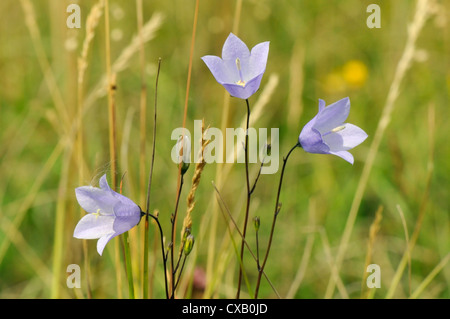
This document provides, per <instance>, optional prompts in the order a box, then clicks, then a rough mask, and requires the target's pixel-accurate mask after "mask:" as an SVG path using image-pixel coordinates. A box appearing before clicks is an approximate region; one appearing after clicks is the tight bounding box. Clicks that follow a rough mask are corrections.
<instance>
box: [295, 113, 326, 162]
mask: <svg viewBox="0 0 450 319" xmlns="http://www.w3.org/2000/svg"><path fill="white" fill-rule="evenodd" d="M315 119H316V118H315V117H314V118H313V119H312V120H311V121H309V122H308V123H307V124H306V125H305V126H304V127H303V129H302V131H301V133H300V135H299V138H298V141H299V143H300V145H301V147H302V148H303V149H304V150H305V151H306V152H308V153H318V154H328V152H329V151H330V148H329V147H328V146H327V145H326V144H325V143H324V142H323V140H322V136H321V135H320V133H319V132H318V131H317V130H315V129H314V128H313V125H314V122H315Z"/></svg>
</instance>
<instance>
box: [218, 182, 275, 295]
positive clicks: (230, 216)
mask: <svg viewBox="0 0 450 319" xmlns="http://www.w3.org/2000/svg"><path fill="white" fill-rule="evenodd" d="M212 184H213V186H214V189H215V191H216V193H217V196H218V198H219V200H220V203H222V206H223V207H224V208H225V211H226V212H227V214H228V217H229V218H230V220H231V222H232V223H233V225H234V227H235V228H236V231H237V232H238V234H239V235H240V236H241V238H243V237H242V233H241V231H240V230H239V227H238V225H237V223H236V221H235V220H234V218H233V216H232V215H231V212H230V209H229V208H228V206H227V205H226V203H225V201H224V200H223V198H222V195H220V192H219V190H218V189H217V186H216V184H214V182H212ZM222 206H220V208H221V209H220V211H221V212H222V215H223V217H224V219H225V220H226V216H225V213H224V211H223V210H222ZM227 227H229V226H228V224H227ZM243 240H244V244H245V246H246V247H247V250H248V252H249V253H250V255H251V256H252V257H253V259H254V260H255V261H256V259H257V258H256V256H255V254H254V253H253V251H252V249H251V248H250V246H249V244H248V243H247V241H246V240H245V239H244V238H243ZM263 275H264V277H265V278H266V280H267V281H268V282H269V284H270V286H271V287H272V289H273V291H274V292H275V294H276V295H277V297H278V298H280V299H281V296H280V294H279V293H278V291H277V290H276V289H275V286H274V285H273V284H272V282H271V281H270V279H269V277H268V276H267V275H266V273H265V272H264V271H263Z"/></svg>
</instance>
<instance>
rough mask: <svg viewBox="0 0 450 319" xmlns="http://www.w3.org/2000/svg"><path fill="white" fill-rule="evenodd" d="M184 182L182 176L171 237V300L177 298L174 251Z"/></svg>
mask: <svg viewBox="0 0 450 319" xmlns="http://www.w3.org/2000/svg"><path fill="white" fill-rule="evenodd" d="M180 165H182V164H180ZM183 182H184V175H183V174H181V181H180V187H179V189H178V196H177V202H176V204H175V212H174V213H173V216H172V236H171V248H170V264H171V274H172V276H171V285H172V295H171V297H170V298H171V299H174V298H175V267H174V266H175V264H174V249H175V224H176V220H177V213H178V204H179V202H180V195H181V189H182V188H183Z"/></svg>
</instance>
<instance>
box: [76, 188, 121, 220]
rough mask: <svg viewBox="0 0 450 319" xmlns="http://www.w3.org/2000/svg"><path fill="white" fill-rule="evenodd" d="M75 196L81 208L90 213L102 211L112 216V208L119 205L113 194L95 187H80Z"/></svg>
mask: <svg viewBox="0 0 450 319" xmlns="http://www.w3.org/2000/svg"><path fill="white" fill-rule="evenodd" d="M75 195H76V197H77V201H78V203H79V204H80V206H81V207H82V208H83V209H84V210H85V211H87V212H88V213H96V212H97V211H98V210H99V209H100V210H101V211H102V213H103V214H112V208H113V207H114V205H115V204H116V203H117V199H115V198H114V196H113V195H112V193H111V192H109V191H104V190H102V189H100V188H97V187H93V186H81V187H78V188H76V189H75Z"/></svg>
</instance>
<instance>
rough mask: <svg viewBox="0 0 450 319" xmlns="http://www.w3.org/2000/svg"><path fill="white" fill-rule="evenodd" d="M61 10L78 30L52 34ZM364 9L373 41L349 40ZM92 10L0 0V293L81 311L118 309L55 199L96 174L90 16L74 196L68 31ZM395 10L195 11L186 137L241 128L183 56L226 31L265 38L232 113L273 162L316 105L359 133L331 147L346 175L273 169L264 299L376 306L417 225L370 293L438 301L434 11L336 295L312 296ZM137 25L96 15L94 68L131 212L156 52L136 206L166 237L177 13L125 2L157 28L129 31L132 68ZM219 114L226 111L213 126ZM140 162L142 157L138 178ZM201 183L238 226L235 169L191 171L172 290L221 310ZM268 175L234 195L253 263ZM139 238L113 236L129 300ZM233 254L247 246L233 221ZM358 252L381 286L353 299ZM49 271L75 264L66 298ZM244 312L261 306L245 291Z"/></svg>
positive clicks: (439, 46) (253, 40) (439, 169)
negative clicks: (337, 110)
mask: <svg viewBox="0 0 450 319" xmlns="http://www.w3.org/2000/svg"><path fill="white" fill-rule="evenodd" d="M71 3H78V4H79V5H80V8H81V22H82V23H81V28H75V29H70V28H68V27H67V25H66V19H67V18H68V16H69V15H70V13H68V12H66V9H67V6H68V5H69V4H71ZM370 3H378V4H379V5H380V8H381V28H373V29H370V28H368V27H367V25H366V20H367V18H368V16H369V15H370V13H368V12H366V9H367V6H368V5H369V4H370ZM95 4H97V1H88V0H84V1H75V0H66V1H61V0H31V1H30V0H22V1H12V0H7V1H1V2H0V74H1V76H0V139H1V142H0V298H49V297H56V298H86V297H88V296H89V294H88V290H89V291H91V294H92V297H94V298H117V297H125V298H126V297H127V296H128V291H127V288H126V284H125V282H126V281H125V278H126V277H125V275H124V271H123V268H120V270H119V274H121V279H120V280H119V281H121V282H122V284H119V285H118V279H117V277H116V270H117V267H122V266H121V264H120V265H119V266H118V265H117V264H116V263H115V261H114V260H115V257H114V256H115V250H114V244H112V243H110V244H108V245H107V247H106V249H105V253H104V255H103V256H102V257H100V256H98V254H97V252H96V248H95V247H96V246H95V243H96V241H95V240H90V241H87V254H88V259H87V262H86V260H85V258H84V257H83V248H82V246H83V245H82V241H81V240H79V239H75V238H73V237H72V234H73V229H74V227H75V225H76V223H77V222H78V220H79V218H80V217H81V214H82V213H81V212H80V209H79V206H78V204H77V202H76V199H75V192H74V189H75V188H76V187H78V186H82V185H89V184H92V185H97V183H98V178H99V177H100V176H101V175H102V174H103V173H108V174H109V173H110V165H111V162H110V157H109V142H108V129H109V127H108V99H107V96H106V93H105V90H104V87H105V86H104V83H103V85H102V78H103V77H104V76H105V72H106V67H105V65H106V60H105V59H106V51H105V22H104V18H105V15H104V12H103V10H101V11H100V12H101V16H99V17H98V19H99V20H98V26H97V27H96V28H95V29H94V30H93V31H92V32H93V33H92V34H93V35H94V37H93V38H92V41H91V42H90V44H89V48H88V54H87V56H86V62H87V66H86V71H85V75H84V81H83V83H82V84H81V85H82V86H81V87H82V92H83V100H82V101H83V103H84V104H83V105H84V110H85V112H84V114H83V124H82V131H83V135H84V138H83V150H84V152H83V158H84V163H83V167H85V172H84V175H83V176H82V181H80V176H79V167H80V161H79V157H78V153H77V151H78V149H77V148H76V146H75V135H74V134H75V133H74V132H76V130H75V131H74V129H73V127H74V126H73V124H74V123H75V122H76V119H77V112H78V111H77V110H78V103H79V100H78V96H79V95H78V91H77V90H78V64H77V61H78V59H79V58H80V56H81V54H82V53H81V52H82V48H83V41H85V39H86V32H87V28H86V19H87V16H88V14H89V12H90V11H91V9H92V8H93V7H94V5H95ZM415 5H416V2H415V1H410V0H401V1H400V0H399V1H361V0H349V1H329V0H320V1H287V0H285V1H269V0H243V1H232V0H227V1H217V0H215V1H214V0H201V1H199V10H198V22H197V29H196V34H195V46H194V51H193V59H192V76H191V85H190V91H189V100H188V112H187V118H186V127H187V128H188V129H190V130H191V131H193V128H194V120H201V119H204V120H205V124H206V125H210V126H211V127H217V128H221V127H223V125H226V127H239V126H240V125H241V122H242V121H243V120H244V119H245V116H246V108H245V102H244V101H242V100H239V99H236V98H231V99H230V98H228V97H227V94H226V93H225V90H224V89H223V87H222V86H220V85H219V84H218V83H217V82H216V81H215V80H214V78H213V76H212V75H211V73H210V72H209V70H208V69H207V67H206V66H205V65H204V63H203V62H202V61H201V59H200V57H202V56H204V55H208V54H212V55H218V56H220V55H221V51H222V45H223V43H224V41H225V39H226V37H227V36H228V34H229V33H230V32H231V31H234V32H235V33H236V34H237V35H238V36H239V37H240V38H241V39H242V40H243V41H244V42H245V43H246V44H247V45H248V46H249V47H250V48H251V47H253V46H254V45H256V44H257V43H260V42H263V41H270V52H269V59H268V63H267V69H266V73H265V75H264V77H263V80H262V83H261V89H260V91H259V92H257V93H256V94H255V95H253V96H252V97H251V98H250V106H251V108H252V110H253V109H254V108H257V107H258V108H259V109H260V110H261V112H260V113H259V115H258V114H256V115H255V116H254V115H253V114H252V116H254V117H253V118H252V120H254V122H253V126H254V127H255V128H260V127H262V128H279V130H280V136H279V138H280V166H281V162H282V161H281V159H282V157H283V156H284V155H285V154H286V153H287V151H288V150H289V149H290V148H291V147H292V146H293V145H294V144H295V143H296V142H297V138H298V134H299V133H300V131H301V129H302V127H303V125H305V124H306V123H307V122H308V121H309V119H311V118H312V117H313V116H314V115H315V114H316V112H317V107H318V99H319V98H321V99H324V100H325V101H326V102H327V104H331V103H332V102H335V101H337V100H339V99H341V98H343V97H346V96H349V97H350V100H351V105H352V109H351V112H350V116H349V119H348V121H349V122H351V123H354V124H356V125H358V126H359V127H361V128H363V129H364V130H365V131H366V132H367V133H368V135H369V138H368V139H367V140H366V141H365V142H364V143H363V144H362V145H360V146H358V147H357V148H355V149H354V150H352V151H351V152H352V154H353V155H354V157H355V164H354V165H353V166H351V165H349V164H348V163H347V162H345V161H343V160H341V159H339V158H338V157H334V156H325V155H317V154H308V153H305V152H304V151H303V150H301V149H298V150H296V151H295V153H294V154H292V155H291V157H290V159H289V162H288V165H287V171H286V176H285V180H284V184H283V190H282V194H281V198H280V201H281V202H282V204H283V205H282V210H281V213H280V215H279V218H278V222H277V228H276V229H275V237H274V242H273V245H272V249H271V254H270V256H269V261H268V263H267V266H266V273H267V275H268V276H269V278H270V280H271V281H272V282H273V284H274V287H275V288H276V290H277V292H278V294H279V295H280V296H281V297H283V298H284V297H288V298H323V297H332V298H342V297H350V298H359V297H360V296H361V295H363V296H365V297H374V298H385V297H386V296H388V295H390V293H389V289H390V287H391V286H392V284H393V282H394V277H395V273H396V271H397V269H398V267H399V265H400V260H401V258H402V256H403V255H404V253H405V251H406V248H407V245H408V241H409V240H410V239H411V236H412V234H413V232H414V229H415V227H416V225H417V221H418V220H419V225H420V232H419V233H418V237H417V242H416V244H415V246H414V249H413V250H412V252H411V256H410V257H411V258H410V263H408V265H407V266H406V269H405V270H404V272H403V273H401V276H400V278H399V282H398V284H396V288H395V289H393V290H392V293H391V295H390V296H391V297H394V298H406V297H409V296H411V294H412V293H414V292H415V291H416V290H417V289H419V288H420V289H419V291H420V294H418V295H416V297H419V298H449V297H450V290H449V283H450V266H449V263H448V260H449V252H450V218H449V199H448V194H449V171H450V164H449V163H450V162H449V160H448V159H449V157H450V149H449V147H448V136H449V133H450V130H449V126H448V124H447V122H448V119H449V116H450V114H449V113H450V112H449V107H448V106H449V104H448V97H449V94H448V92H449V88H450V68H449V53H450V36H449V32H448V30H449V27H448V26H449V9H450V4H449V2H447V1H429V5H430V6H431V9H430V10H431V13H430V15H429V17H428V19H427V21H426V22H425V25H424V27H423V29H422V30H421V32H420V34H419V37H418V39H417V41H416V43H415V46H414V54H413V58H412V61H411V65H410V68H409V69H408V70H407V71H406V73H405V76H404V77H403V78H402V79H401V85H400V91H399V95H398V98H396V99H395V102H394V109H393V112H392V114H391V117H390V123H389V125H388V127H387V128H386V130H385V132H384V134H383V136H382V140H381V144H380V146H379V149H378V152H377V153H376V158H375V162H374V164H373V167H372V170H371V173H370V176H369V180H368V183H367V187H366V188H365V191H364V193H363V198H362V201H361V205H360V208H359V210H358V215H357V218H356V220H355V223H354V227H353V231H352V232H351V237H350V238H349V245H348V249H347V250H346V253H345V254H344V256H343V261H342V266H341V267H340V269H339V272H338V274H339V284H338V285H337V288H336V289H334V290H333V291H332V292H330V291H328V292H327V287H329V282H330V278H331V274H332V269H333V267H334V266H333V265H334V262H335V259H336V256H337V253H338V249H339V245H340V243H341V239H342V236H343V233H344V229H345V225H346V222H347V217H348V215H349V211H350V207H351V204H352V201H353V199H354V197H355V192H356V190H357V187H358V182H359V180H360V177H361V173H362V171H363V167H364V163H365V160H366V158H367V155H368V153H369V149H370V147H371V145H372V143H373V137H374V134H375V131H376V129H377V126H378V125H379V120H380V117H381V114H382V110H383V108H384V106H385V104H386V100H387V96H388V92H389V90H390V88H391V85H392V82H393V78H394V73H395V70H396V68H397V64H398V62H399V60H400V58H401V56H402V52H403V50H404V47H405V44H406V41H407V27H408V24H409V23H410V22H411V21H412V19H413V17H414V11H415ZM137 12H139V11H138V10H137V9H136V2H135V1H119V0H110V1H109V21H110V41H111V48H110V54H111V64H112V65H113V72H116V79H117V80H116V81H117V82H116V85H117V91H116V93H115V108H116V112H117V114H116V125H117V159H116V160H117V165H118V167H119V172H118V175H119V176H118V178H119V179H120V177H121V176H122V174H123V173H124V172H126V175H125V178H124V182H123V193H124V195H126V196H128V197H129V198H131V199H133V200H134V201H135V202H136V203H139V205H140V206H141V207H145V195H146V182H147V178H148V177H147V176H148V172H149V168H150V158H151V156H150V154H151V145H152V131H153V121H152V118H153V109H154V96H155V78H156V70H157V62H158V58H160V57H161V59H162V64H161V72H160V79H159V88H158V123H157V140H156V159H155V166H154V174H153V184H152V193H151V198H152V201H151V205H150V210H151V211H153V210H154V209H158V210H159V213H160V220H161V223H162V226H163V228H164V229H165V234H166V236H169V226H170V215H171V213H172V212H173V209H174V202H175V198H176V189H177V172H178V171H177V167H176V165H175V164H173V162H172V161H171V159H170V151H171V149H172V147H173V146H174V143H175V141H172V140H171V132H172V130H173V129H175V128H177V127H181V126H182V124H183V112H184V104H185V96H186V82H187V76H188V65H189V52H190V46H191V38H192V29H193V20H194V12H195V1H194V0H167V1H145V0H144V1H143V10H142V12H141V13H142V16H143V23H144V24H145V23H147V22H148V21H149V20H151V19H152V18H153V19H155V15H158V16H157V17H156V19H158V20H153V22H154V23H155V21H156V22H158V23H156V24H155V25H154V26H155V27H154V28H153V29H151V30H148V31H146V32H147V35H148V38H146V39H145V40H146V42H145V46H144V48H145V61H144V65H142V63H141V60H140V56H139V54H140V51H139V50H140V48H139V46H136V45H133V39H137V38H134V37H135V36H136V35H137V33H138V19H137ZM147 40H148V41H147ZM115 63H117V64H115ZM115 67H116V68H115ZM141 74H143V75H144V84H145V85H146V88H147V90H146V97H147V99H146V115H145V116H146V126H145V127H146V131H145V143H146V144H145V153H142V148H141V146H140V134H141V128H140V123H141V122H140V121H141V114H140V99H141V86H142V78H141ZM224 108H226V114H227V115H228V119H227V120H226V121H225V122H223V121H224V120H223V117H224ZM64 114H65V116H66V117H67V118H66V119H64ZM66 120H68V121H66ZM433 150H434V152H433ZM141 155H144V156H145V167H143V170H142V171H143V172H144V174H142V173H141V168H142V167H140V165H141V164H140V161H139V159H140V156H141ZM258 168H259V164H253V165H251V166H250V173H251V176H252V178H254V176H256V173H257V170H258ZM193 170H194V169H193V165H192V168H191V169H190V170H189V171H188V173H187V175H186V176H187V177H186V186H185V187H184V189H183V192H182V194H181V204H180V209H179V212H180V217H179V218H180V219H179V220H180V222H179V223H178V226H179V227H181V221H182V218H183V217H184V211H185V210H186V196H187V194H188V191H189V188H190V186H191V182H190V179H191V178H192V174H193ZM108 176H109V175H108ZM219 176H220V177H219ZM108 178H110V177H108ZM218 178H221V180H222V183H221V184H220V185H219V189H220V193H221V195H222V196H223V198H224V201H225V203H226V205H227V206H228V207H229V209H230V212H231V214H232V215H233V216H234V218H235V219H236V220H237V222H238V224H239V225H242V223H243V212H244V209H245V170H244V165H243V164H235V165H231V164H226V165H218V164H208V165H206V167H205V169H204V171H203V175H202V179H201V183H200V185H199V188H198V189H197V193H196V206H195V209H194V212H193V215H192V218H193V230H192V232H193V234H194V235H195V237H196V243H195V247H194V252H193V254H192V255H191V256H189V258H188V262H187V266H186V268H185V272H184V276H183V282H182V284H181V285H180V289H179V292H178V295H179V297H180V298H183V297H207V298H233V297H234V296H235V293H236V284H237V269H238V263H237V260H238V259H237V256H236V255H235V253H234V249H233V246H232V244H231V242H230V234H229V232H228V230H227V227H226V225H227V223H226V222H225V219H224V217H223V215H222V213H221V209H220V207H221V205H218V204H222V203H219V202H218V201H217V197H216V193H215V191H214V188H213V186H212V183H211V182H212V181H214V182H216V183H217V180H218ZM278 179H279V172H278V173H277V174H274V175H263V176H261V178H260V180H259V182H258V184H257V187H256V191H255V193H254V195H253V197H252V206H251V208H250V218H253V216H255V215H258V216H259V217H260V218H261V229H260V231H259V236H260V238H259V241H260V253H261V254H264V252H265V249H266V244H267V239H268V236H269V230H270V225H271V221H272V214H273V205H274V201H275V196H276V185H277V184H278ZM142 181H144V184H143V185H145V187H142V184H141V183H142ZM80 182H81V185H80ZM379 207H382V209H383V211H382V220H381V221H380V222H379V224H378V226H379V230H378V233H377V234H376V237H374V239H373V241H372V244H370V245H369V237H370V226H371V225H372V224H373V222H374V220H375V213H376V211H377V210H378V208H379ZM225 214H226V213H225ZM402 214H403V216H404V221H405V223H404V224H403V223H402ZM421 216H422V217H423V219H422V220H421V218H422V217H421ZM214 223H215V224H214ZM214 225H216V226H214ZM405 226H406V231H405ZM230 228H231V231H232V236H233V238H234V240H235V241H236V243H240V238H239V235H238V234H237V232H236V230H235V229H234V227H233V225H232V224H230ZM142 229H143V223H140V224H139V225H138V226H137V228H136V229H133V230H132V232H131V234H130V235H131V236H130V241H131V242H130V245H131V250H132V258H133V275H134V276H135V289H136V295H137V296H138V297H139V296H141V292H140V289H141V288H142V278H141V274H142V269H141V262H142ZM155 231H156V228H155V227H150V240H151V243H150V247H151V252H150V266H151V270H150V271H151V272H153V276H152V278H153V281H152V283H151V284H150V285H151V297H152V298H163V297H164V279H163V270H162V264H161V261H160V251H159V250H158V249H159V237H158V235H157V234H156V236H155V235H154V234H155ZM248 242H249V244H250V246H251V247H253V250H255V249H256V247H255V233H254V231H253V227H252V226H251V225H250V227H249V231H248ZM368 247H370V249H369V248H368ZM368 250H371V259H370V263H375V264H378V265H380V269H381V288H377V289H371V290H368V289H367V287H366V285H365V278H364V276H365V275H367V274H368V273H366V272H365V266H366V256H367V254H368ZM69 264H79V265H80V267H81V269H82V274H81V279H82V285H81V288H79V289H78V288H74V289H70V288H68V287H67V286H66V278H67V276H68V273H67V272H66V268H67V265H69ZM245 265H246V267H247V273H248V276H249V282H250V284H251V286H252V289H254V285H255V280H256V276H257V268H256V264H255V262H254V260H252V258H251V257H250V254H248V252H247V254H246V258H245ZM87 269H89V274H87V273H86V271H87ZM430 274H431V275H430ZM88 281H89V288H88V285H87V282H88ZM423 285H424V286H423ZM242 291H243V297H249V296H250V295H251V294H249V292H248V291H247V287H246V286H245V285H244V286H243V288H242ZM366 293H368V294H366ZM260 297H263V298H276V297H277V294H276V293H275V292H274V291H273V289H272V288H271V287H270V285H268V284H267V282H266V281H265V280H264V279H263V282H262V286H261V291H260Z"/></svg>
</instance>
